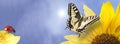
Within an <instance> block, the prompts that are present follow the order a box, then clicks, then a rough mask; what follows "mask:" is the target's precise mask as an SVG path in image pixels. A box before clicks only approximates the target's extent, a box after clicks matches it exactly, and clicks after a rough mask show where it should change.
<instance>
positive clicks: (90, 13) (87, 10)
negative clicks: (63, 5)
mask: <svg viewBox="0 0 120 44" xmlns="http://www.w3.org/2000/svg"><path fill="white" fill-rule="evenodd" d="M83 9H84V14H85V16H95V15H96V14H95V13H94V12H93V11H92V10H91V9H90V8H89V7H88V6H87V5H84V6H83Z"/></svg>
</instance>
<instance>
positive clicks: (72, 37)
mask: <svg viewBox="0 0 120 44" xmlns="http://www.w3.org/2000/svg"><path fill="white" fill-rule="evenodd" d="M65 38H66V39H67V40H69V41H75V42H79V41H80V39H79V37H78V35H67V36H65Z"/></svg>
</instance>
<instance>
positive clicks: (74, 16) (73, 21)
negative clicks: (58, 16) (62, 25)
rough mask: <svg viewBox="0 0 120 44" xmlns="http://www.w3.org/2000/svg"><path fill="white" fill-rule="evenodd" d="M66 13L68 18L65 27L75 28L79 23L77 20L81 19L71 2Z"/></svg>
mask: <svg viewBox="0 0 120 44" xmlns="http://www.w3.org/2000/svg"><path fill="white" fill-rule="evenodd" d="M68 15H69V19H68V20H67V22H68V23H67V27H68V28H69V29H73V30H76V28H77V27H78V26H77V25H78V24H79V21H80V20H81V19H82V16H81V15H80V13H79V11H78V9H77V7H76V6H75V4H73V3H69V4H68Z"/></svg>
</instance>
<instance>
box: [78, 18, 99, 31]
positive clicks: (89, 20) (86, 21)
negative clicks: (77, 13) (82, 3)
mask: <svg viewBox="0 0 120 44" xmlns="http://www.w3.org/2000/svg"><path fill="white" fill-rule="evenodd" d="M99 19H100V18H99V17H98V16H89V17H84V19H83V21H82V23H81V26H80V27H79V28H78V32H81V31H83V30H84V29H86V28H87V26H89V25H91V24H93V23H95V22H96V21H98V20H99Z"/></svg>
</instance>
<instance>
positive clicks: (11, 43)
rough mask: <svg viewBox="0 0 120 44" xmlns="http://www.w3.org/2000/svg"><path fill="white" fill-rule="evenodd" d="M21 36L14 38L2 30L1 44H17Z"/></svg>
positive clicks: (0, 32)
mask: <svg viewBox="0 0 120 44" xmlns="http://www.w3.org/2000/svg"><path fill="white" fill-rule="evenodd" d="M19 40H20V36H14V35H13V34H11V33H9V32H8V31H5V30H0V44H17V43H18V41H19Z"/></svg>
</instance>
